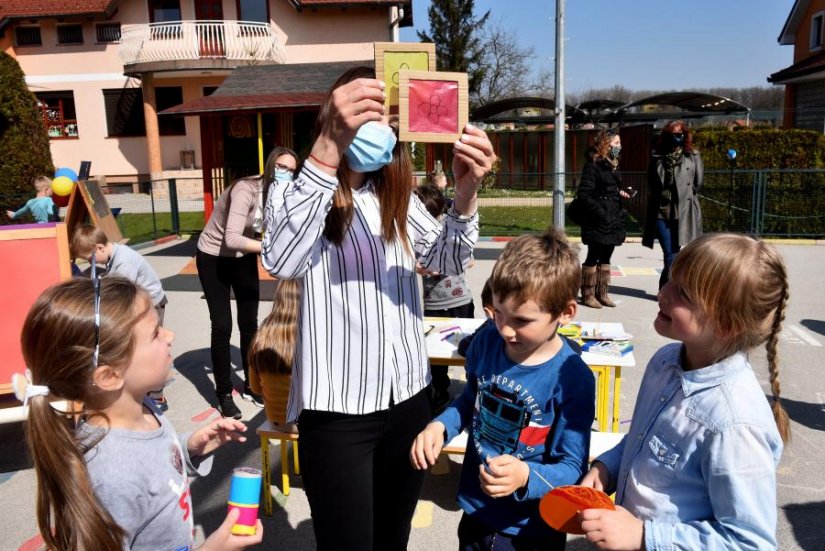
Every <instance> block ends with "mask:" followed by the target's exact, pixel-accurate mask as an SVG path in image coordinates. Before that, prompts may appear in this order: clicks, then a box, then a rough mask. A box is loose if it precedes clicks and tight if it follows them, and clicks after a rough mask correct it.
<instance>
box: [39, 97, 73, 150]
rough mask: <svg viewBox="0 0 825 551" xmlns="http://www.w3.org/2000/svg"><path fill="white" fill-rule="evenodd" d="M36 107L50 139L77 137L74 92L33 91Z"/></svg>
mask: <svg viewBox="0 0 825 551" xmlns="http://www.w3.org/2000/svg"><path fill="white" fill-rule="evenodd" d="M34 95H35V97H36V98H37V107H38V108H39V109H40V114H41V116H42V117H43V124H44V125H45V126H46V131H47V132H48V134H49V138H51V139H60V138H79V137H80V136H79V134H78V132H77V113H76V111H75V106H74V92H72V91H71V90H67V91H61V92H35V94H34Z"/></svg>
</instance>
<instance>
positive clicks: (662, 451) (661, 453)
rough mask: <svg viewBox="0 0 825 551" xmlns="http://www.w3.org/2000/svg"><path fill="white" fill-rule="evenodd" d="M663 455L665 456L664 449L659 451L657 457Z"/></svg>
mask: <svg viewBox="0 0 825 551" xmlns="http://www.w3.org/2000/svg"><path fill="white" fill-rule="evenodd" d="M663 455H665V450H664V449H661V450H659V457H662V456H663Z"/></svg>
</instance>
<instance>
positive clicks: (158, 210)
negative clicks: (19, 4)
mask: <svg viewBox="0 0 825 551" xmlns="http://www.w3.org/2000/svg"><path fill="white" fill-rule="evenodd" d="M499 176H506V179H504V178H499V181H502V180H504V181H512V182H514V183H513V184H511V185H508V186H507V188H506V189H513V190H536V191H538V190H543V191H552V189H553V182H554V181H555V180H554V174H553V173H542V174H535V173H534V174H524V175H521V176H522V177H521V178H517V177H516V176H517V175H516V174H512V175H509V174H508V175H501V174H500V175H499ZM622 178H623V182H624V184H625V185H626V186H629V187H633V188H634V189H637V190H639V193H638V195H637V196H636V197H635V198H633V199H630V200H628V201H625V208H626V209H627V211H628V214H629V216H628V225H627V232H628V235H641V233H642V230H643V228H644V219H645V208H646V205H647V199H648V194H647V174H646V173H644V172H626V173H623V174H622ZM578 180H579V174H573V173H566V174H565V186H566V191H567V197H568V198H570V197H572V196H573V195H575V192H576V188H577V186H578ZM494 187H495V188H496V189H502V188H499V187H498V186H494ZM101 189H102V190H103V192H104V194H105V197H106V199H107V202H108V203H109V206H110V208H111V209H112V213H113V214H114V215H115V220H116V221H117V223H118V225H119V227H120V230H121V233H123V235H124V237H128V238H129V239H130V243H140V242H143V241H150V240H154V239H158V238H160V237H164V236H167V235H172V234H180V233H192V232H198V231H200V230H202V229H203V225H204V218H203V213H204V204H203V196H202V191H201V190H202V189H203V187H202V180H201V179H200V178H176V179H165V180H156V181H146V182H139V183H127V184H112V183H109V184H107V185H105V186H102V187H101ZM519 195H520V194H519ZM30 198H31V196H27V197H3V198H2V203H3V204H4V205H5V207H4V208H5V209H11V210H15V209H17V208H20V207H21V206H23V205H24V204H25V202H26V200H28V199H30ZM700 202H701V206H702V216H703V226H704V229H705V231H734V232H746V233H751V234H754V235H759V236H765V237H807V238H823V237H825V170H709V171H706V172H705V183H704V188H703V189H702V192H701V194H700ZM490 204H493V205H495V206H515V207H529V206H539V207H542V208H545V207H546V208H549V207H550V206H551V205H552V199H551V198H550V197H545V198H543V199H539V200H537V199H535V198H530V197H523V198H522V197H509V198H490V199H485V200H484V201H483V202H482V205H490ZM60 210H61V213H60V215H61V219H63V218H64V217H65V214H66V209H65V208H63V209H60ZM0 219H2V221H3V222H2V223H3V224H10V223H20V222H26V221H31V220H21V221H17V220H15V221H13V222H12V221H9V220H8V219H7V218H6V217H5V214H0ZM482 224H483V220H482Z"/></svg>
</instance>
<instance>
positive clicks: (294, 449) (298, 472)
mask: <svg viewBox="0 0 825 551" xmlns="http://www.w3.org/2000/svg"><path fill="white" fill-rule="evenodd" d="M292 461H293V465H292V466H293V468H294V470H295V475H296V476H301V463H300V462H299V461H298V441H297V440H293V441H292Z"/></svg>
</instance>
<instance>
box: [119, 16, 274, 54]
mask: <svg viewBox="0 0 825 551" xmlns="http://www.w3.org/2000/svg"><path fill="white" fill-rule="evenodd" d="M121 31H122V32H121V39H120V48H119V52H120V58H121V59H122V60H123V63H124V64H125V65H133V64H135V63H152V62H158V61H185V60H197V59H227V60H237V61H253V62H255V61H264V62H270V63H283V61H284V51H283V47H282V45H281V43H280V41H279V40H278V37H277V36H276V35H275V33H274V32H273V31H272V28H271V27H270V26H269V25H268V24H266V23H254V22H248V21H169V22H165V23H150V24H147V25H123V27H122V29H121Z"/></svg>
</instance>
